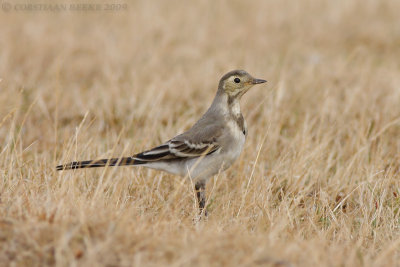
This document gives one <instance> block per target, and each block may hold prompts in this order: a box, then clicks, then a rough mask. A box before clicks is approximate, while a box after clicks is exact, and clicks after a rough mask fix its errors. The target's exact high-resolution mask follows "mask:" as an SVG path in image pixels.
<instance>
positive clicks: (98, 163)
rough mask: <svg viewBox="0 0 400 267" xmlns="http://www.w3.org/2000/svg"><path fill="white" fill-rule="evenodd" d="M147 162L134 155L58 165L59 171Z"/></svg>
mask: <svg viewBox="0 0 400 267" xmlns="http://www.w3.org/2000/svg"><path fill="white" fill-rule="evenodd" d="M144 163H145V162H143V161H140V160H137V159H135V158H132V157H126V158H113V159H99V160H85V161H73V162H70V163H67V164H63V165H58V166H57V167H56V170H57V171H61V170H74V169H82V168H97V167H105V166H127V165H140V164H144Z"/></svg>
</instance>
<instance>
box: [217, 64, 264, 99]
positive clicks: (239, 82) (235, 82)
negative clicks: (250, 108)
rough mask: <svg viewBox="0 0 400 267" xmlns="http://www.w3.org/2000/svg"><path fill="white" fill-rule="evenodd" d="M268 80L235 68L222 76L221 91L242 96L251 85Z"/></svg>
mask: <svg viewBox="0 0 400 267" xmlns="http://www.w3.org/2000/svg"><path fill="white" fill-rule="evenodd" d="M265 82H267V81H266V80H262V79H256V78H254V77H253V76H251V75H250V74H248V73H247V72H246V71H244V70H233V71H230V72H228V73H227V74H225V75H224V76H222V78H221V80H220V82H219V87H218V88H219V91H221V92H225V93H226V94H227V95H228V96H229V97H234V98H237V97H239V98H240V97H242V96H243V95H244V94H245V93H246V92H247V91H248V90H249V89H250V88H251V87H253V86H254V85H256V84H259V83H265Z"/></svg>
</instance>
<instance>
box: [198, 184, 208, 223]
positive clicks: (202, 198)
mask: <svg viewBox="0 0 400 267" xmlns="http://www.w3.org/2000/svg"><path fill="white" fill-rule="evenodd" d="M195 189H196V196H197V202H198V203H199V210H200V215H203V214H204V216H207V210H206V209H205V205H206V181H205V180H199V181H197V182H196V184H195Z"/></svg>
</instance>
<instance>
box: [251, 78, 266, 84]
mask: <svg viewBox="0 0 400 267" xmlns="http://www.w3.org/2000/svg"><path fill="white" fill-rule="evenodd" d="M266 82H267V81H266V80H263V79H253V81H252V84H259V83H266Z"/></svg>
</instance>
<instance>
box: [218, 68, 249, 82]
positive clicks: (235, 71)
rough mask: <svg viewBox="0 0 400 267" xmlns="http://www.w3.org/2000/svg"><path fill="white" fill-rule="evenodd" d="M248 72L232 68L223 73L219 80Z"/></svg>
mask: <svg viewBox="0 0 400 267" xmlns="http://www.w3.org/2000/svg"><path fill="white" fill-rule="evenodd" d="M248 75H249V74H248V73H247V72H246V71H244V70H233V71H230V72H228V73H227V74H225V75H224V76H223V77H222V79H221V80H226V79H228V78H229V77H232V76H248Z"/></svg>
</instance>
